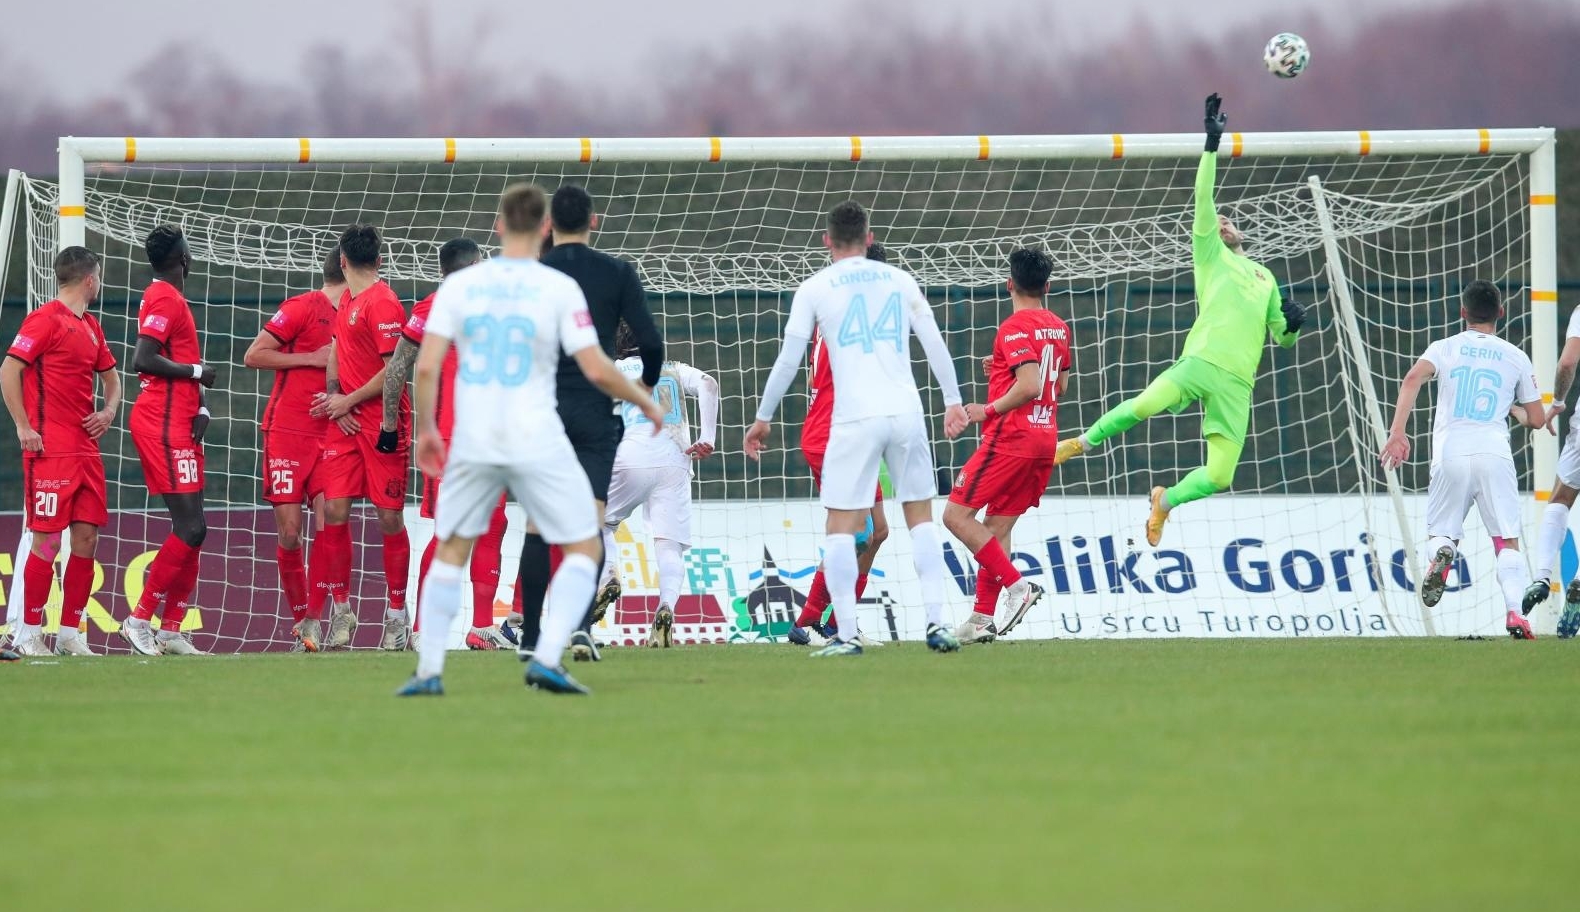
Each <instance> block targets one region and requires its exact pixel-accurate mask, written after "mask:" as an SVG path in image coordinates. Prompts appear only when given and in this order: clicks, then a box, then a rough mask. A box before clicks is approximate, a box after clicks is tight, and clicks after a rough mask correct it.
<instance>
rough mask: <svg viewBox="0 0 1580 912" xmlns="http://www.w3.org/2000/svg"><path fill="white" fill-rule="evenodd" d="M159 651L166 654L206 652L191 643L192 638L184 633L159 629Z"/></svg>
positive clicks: (189, 654)
mask: <svg viewBox="0 0 1580 912" xmlns="http://www.w3.org/2000/svg"><path fill="white" fill-rule="evenodd" d="M158 643H159V651H160V652H162V653H164V654H165V655H167V656H201V655H208V653H206V652H204V651H203V650H201V649H199V648H197V647H196V646H193V645H192V638H191V637H189V636H188V635H187V634H184V633H175V632H171V631H168V630H161V631H159V636H158Z"/></svg>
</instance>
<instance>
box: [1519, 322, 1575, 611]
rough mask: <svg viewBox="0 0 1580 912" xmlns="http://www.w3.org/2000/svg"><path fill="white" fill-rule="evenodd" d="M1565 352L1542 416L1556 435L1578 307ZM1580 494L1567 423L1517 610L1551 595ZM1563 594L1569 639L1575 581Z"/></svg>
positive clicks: (1569, 379)
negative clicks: (1528, 578)
mask: <svg viewBox="0 0 1580 912" xmlns="http://www.w3.org/2000/svg"><path fill="white" fill-rule="evenodd" d="M1564 336H1565V338H1564V350H1563V353H1562V354H1560V355H1559V356H1558V376H1557V377H1556V378H1554V380H1553V406H1552V408H1551V409H1550V410H1549V411H1548V413H1547V429H1548V430H1549V431H1553V432H1554V433H1556V432H1557V425H1556V424H1555V421H1556V420H1557V418H1558V416H1559V415H1560V414H1562V413H1563V412H1564V410H1565V402H1567V401H1568V399H1569V388H1570V387H1571V386H1573V385H1574V379H1575V370H1576V369H1577V368H1580V307H1576V308H1575V309H1574V312H1573V313H1571V314H1569V329H1568V331H1567V332H1566V333H1565V334H1564ZM1576 494H1580V422H1576V421H1575V420H1574V419H1573V418H1571V419H1570V420H1569V435H1568V436H1567V437H1565V438H1564V448H1563V450H1562V451H1560V452H1559V454H1558V477H1557V479H1555V480H1554V481H1553V493H1552V497H1551V499H1549V500H1548V502H1547V507H1546V509H1544V510H1542V525H1541V529H1540V530H1539V531H1538V532H1537V533H1536V553H1535V554H1533V555H1531V558H1532V560H1533V561H1534V562H1535V564H1536V572H1535V574H1534V576H1535V578H1534V579H1533V580H1532V581H1531V584H1530V586H1528V587H1526V589H1525V598H1524V599H1523V600H1522V601H1521V602H1520V611H1521V612H1523V613H1524V614H1527V615H1529V614H1530V613H1531V609H1532V608H1535V607H1536V606H1537V605H1539V604H1541V603H1542V602H1545V601H1547V596H1548V594H1549V593H1551V591H1552V579H1553V564H1554V563H1556V562H1557V560H1558V549H1559V548H1560V547H1562V546H1563V542H1564V533H1566V532H1568V531H1569V510H1570V508H1572V507H1573V506H1574V503H1575V495H1576ZM1567 582H1568V584H1569V585H1568V587H1567V588H1566V589H1565V590H1564V613H1563V616H1562V617H1560V618H1559V619H1558V636H1559V638H1560V639H1565V640H1567V639H1569V638H1570V637H1573V636H1574V635H1575V634H1576V633H1580V580H1574V579H1571V580H1567Z"/></svg>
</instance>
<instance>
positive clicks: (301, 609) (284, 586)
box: [243, 243, 346, 652]
mask: <svg viewBox="0 0 1580 912" xmlns="http://www.w3.org/2000/svg"><path fill="white" fill-rule="evenodd" d="M323 282H324V283H323V286H322V287H321V288H318V289H317V290H314V291H309V292H306V293H304V294H299V295H297V296H296V297H294V298H289V299H287V300H286V301H284V302H283V303H281V304H280V309H279V310H277V311H275V313H274V316H272V317H270V318H269V322H268V323H265V324H264V326H263V329H262V330H260V331H259V333H258V338H256V339H254V340H252V346H251V347H250V348H248V349H247V354H246V356H245V357H244V358H243V363H245V364H246V365H247V366H248V367H250V368H254V369H255V370H272V371H274V388H273V389H272V390H271V391H270V392H269V402H268V404H267V405H265V406H264V408H263V420H262V422H260V427H261V430H262V431H263V466H262V470H263V499H264V500H266V501H268V502H269V503H270V504H272V505H273V506H274V528H275V536H276V543H275V548H274V559H275V564H276V565H277V566H278V568H279V570H280V589H281V591H283V592H284V593H285V601H286V604H287V607H289V608H290V610H291V622H292V627H291V632H292V634H294V635H295V636H296V646H295V647H294V648H293V651H303V652H317V651H318V649H319V646H320V644H321V643H322V642H323V625H322V623H321V621H322V619H323V612H324V600H325V599H326V598H329V597H331V596H330V593H329V592H328V591H327V588H328V587H327V586H326V585H325V584H324V582H323V581H322V580H318V579H314V580H312V581H309V580H308V578H307V568H306V564H305V562H304V561H303V560H302V507H303V506H304V505H310V506H311V507H312V509H313V512H314V513H315V514H317V515H318V516H320V517H322V516H323V515H324V503H323V495H322V494H321V493H319V491H318V484H317V479H316V478H315V476H314V470H315V469H316V468H317V467H318V459H319V455H320V454H321V452H322V449H321V448H322V441H323V439H324V432H325V431H326V430H327V429H328V424H329V419H328V418H325V417H318V418H315V417H313V415H312V414H311V410H312V407H313V400H314V398H316V397H317V396H318V395H319V394H320V393H322V392H323V391H324V371H325V368H326V367H327V366H328V364H329V343H330V339H331V335H332V333H333V331H334V326H335V308H336V305H337V304H339V302H340V296H341V295H343V294H345V291H346V276H345V273H344V272H342V271H341V269H340V245H339V244H338V243H336V244H335V245H333V246H332V247H331V248H330V250H329V252H328V254H327V255H326V256H325V257H324V266H323ZM314 567H315V569H319V570H321V569H322V564H315V565H314ZM334 597H335V599H336V600H337V601H342V602H343V601H345V600H346V596H345V593H344V592H340V593H337V594H336V595H335V596H334Z"/></svg>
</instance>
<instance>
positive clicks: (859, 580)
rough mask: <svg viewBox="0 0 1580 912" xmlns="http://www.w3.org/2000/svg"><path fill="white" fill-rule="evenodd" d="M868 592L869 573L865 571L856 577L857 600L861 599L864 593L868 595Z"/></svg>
mask: <svg viewBox="0 0 1580 912" xmlns="http://www.w3.org/2000/svg"><path fill="white" fill-rule="evenodd" d="M866 594H867V574H865V573H863V574H861V575H859V576H857V577H856V600H857V601H860V600H861V597H862V596H863V595H866Z"/></svg>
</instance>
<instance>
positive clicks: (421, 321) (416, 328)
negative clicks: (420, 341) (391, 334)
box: [406, 314, 428, 336]
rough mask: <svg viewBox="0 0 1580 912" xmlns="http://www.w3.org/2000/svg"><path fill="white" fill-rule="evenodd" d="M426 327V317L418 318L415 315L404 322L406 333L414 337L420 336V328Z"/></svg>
mask: <svg viewBox="0 0 1580 912" xmlns="http://www.w3.org/2000/svg"><path fill="white" fill-rule="evenodd" d="M427 325H428V318H427V317H419V316H417V315H416V314H412V315H411V319H410V320H407V321H406V331H407V332H409V333H411V334H412V335H414V336H420V335H422V328H423V327H424V326H427Z"/></svg>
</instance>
